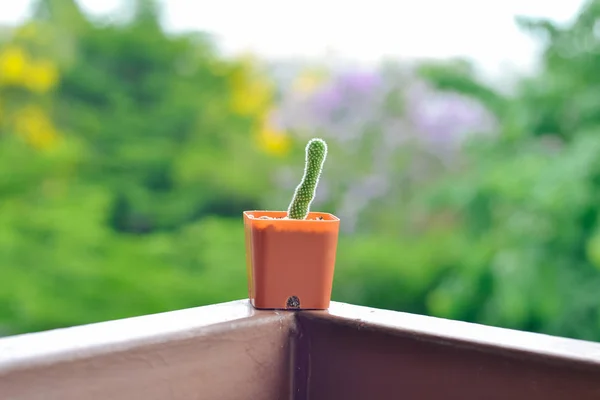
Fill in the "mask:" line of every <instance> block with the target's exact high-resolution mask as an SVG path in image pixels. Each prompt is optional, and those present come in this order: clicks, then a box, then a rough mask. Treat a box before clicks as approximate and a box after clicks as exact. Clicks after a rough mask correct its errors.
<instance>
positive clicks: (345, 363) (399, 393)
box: [0, 301, 600, 400]
mask: <svg viewBox="0 0 600 400" xmlns="http://www.w3.org/2000/svg"><path fill="white" fill-rule="evenodd" d="M0 399H61V400H63V399H65V400H69V399H77V400H82V399H128V400H130V399H218V400H229V399H260V400H263V399H264V400H269V399H311V400H312V399H329V400H332V399H344V400H346V399H369V400H370V399H463V400H464V399H467V400H468V399H503V400H504V399H544V400H548V399H549V400H552V399H565V400H568V399H577V400H586V399H600V344H597V343H592V342H584V341H578V340H572V339H564V338H558V337H553V336H547V335H540V334H534V333H528V332H519V331H513V330H507V329H500V328H493V327H488V326H482V325H476V324H469V323H464V322H458V321H450V320H443V319H437V318H431V317H426V316H420V315H412V314H406V313H398V312H392V311H385V310H377V309H370V308H366V307H358V306H353V305H348V304H341V303H335V302H334V303H332V305H331V308H330V309H329V310H328V311H298V312H288V311H256V310H254V309H253V308H252V307H250V306H249V305H248V302H247V301H236V302H230V303H224V304H217V305H212V306H207V307H199V308H193V309H188V310H181V311H175V312H169V313H163V314H155V315H148V316H143V317H137V318H129V319H123V320H117V321H110V322H104V323H98V324H91V325H85V326H79V327H73V328H67V329H59V330H54V331H48V332H41V333H34V334H27V335H20V336H13V337H7V338H3V339H0Z"/></svg>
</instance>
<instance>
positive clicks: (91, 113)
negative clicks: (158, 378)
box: [0, 0, 600, 340]
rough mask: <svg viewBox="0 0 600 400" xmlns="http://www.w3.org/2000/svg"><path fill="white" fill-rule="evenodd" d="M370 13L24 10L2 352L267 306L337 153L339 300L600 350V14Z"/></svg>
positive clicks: (599, 4) (234, 7) (273, 7)
mask: <svg viewBox="0 0 600 400" xmlns="http://www.w3.org/2000/svg"><path fill="white" fill-rule="evenodd" d="M347 3H348V2H345V3H343V2H341V1H334V0H332V1H328V2H316V0H314V1H313V0H307V1H305V2H302V3H298V4H296V5H295V6H290V5H286V6H285V7H284V4H283V3H282V2H276V1H274V0H271V1H266V0H257V1H253V2H245V1H242V0H237V1H234V0H227V1H225V0H223V1H221V2H207V1H193V0H165V1H162V2H160V1H151V0H110V1H101V0H81V1H79V2H78V1H75V0H34V1H20V2H16V1H15V2H6V1H5V2H2V3H1V4H0V335H11V334H18V333H23V332H31V331H39V330H45V329H51V328H58V327H65V326H71V325H77V324H84V323H90V322H96V321H103V320H108V319H115V318H123V317H129V316H135V315H142V314H148V313H156V312H162V311H168V310H174V309H180V308H186V307H194V306H200V305H206V304H211V303H216V302H223V301H228V300H234V299H239V298H244V297H246V294H247V290H246V274H245V268H246V267H245V256H244V239H243V227H242V220H241V212H242V211H243V210H251V209H277V210H284V209H286V208H287V205H288V202H289V200H290V199H291V196H292V193H293V190H294V188H295V186H296V185H297V183H298V182H299V180H300V178H301V175H302V168H303V157H304V153H303V149H304V146H305V144H306V141H307V140H308V139H309V138H311V137H313V136H320V137H323V138H325V139H326V140H327V141H328V143H329V147H330V151H329V157H328V160H327V163H326V166H325V169H324V175H323V178H322V181H321V184H320V187H319V189H318V195H317V199H316V200H315V203H314V205H313V210H319V211H325V212H331V213H334V214H336V215H337V216H339V217H340V218H341V219H342V233H341V236H340V242H339V248H338V262H337V269H336V276H335V282H334V294H333V299H334V300H337V301H344V302H350V303H355V304H360V305H367V306H373V307H380V308H387V309H392V310H400V311H407V312H413V313H420V314H427V315H433V316H439V317H445V318H452V319H458V320H464V321H472V322H478V323H484V324H490V325H495V326H501V327H509V328H516V329H521V330H528V331H535V332H544V333H549V334H556V335H561V336H567V337H573V338H581V339H590V340H600V291H599V289H600V219H599V218H600V73H599V71H600V1H587V2H584V1H579V0H578V1H574V0H560V1H559V0H556V1H555V2H554V3H552V2H547V1H541V0H540V1H534V0H529V1H521V2H517V1H504V2H502V4H490V3H489V2H488V3H485V4H484V2H475V1H467V0H456V1H454V2H451V3H450V2H444V1H441V0H437V1H435V0H427V1H425V0H424V1H421V2H418V4H417V3H414V2H389V1H385V0H370V1H368V2H367V1H357V2H354V3H353V4H352V5H351V4H347ZM496 3H500V2H496Z"/></svg>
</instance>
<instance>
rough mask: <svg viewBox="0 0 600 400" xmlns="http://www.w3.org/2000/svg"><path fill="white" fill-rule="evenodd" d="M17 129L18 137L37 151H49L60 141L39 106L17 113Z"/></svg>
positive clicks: (50, 122) (29, 107)
mask: <svg viewBox="0 0 600 400" xmlns="http://www.w3.org/2000/svg"><path fill="white" fill-rule="evenodd" d="M15 129H16V131H17V134H18V135H20V136H22V137H23V138H24V139H25V140H26V141H27V142H28V143H29V144H30V145H31V146H33V147H35V148H37V149H47V148H49V147H51V146H52V145H54V144H55V143H56V141H57V139H58V134H57V132H56V129H55V128H54V125H53V124H52V121H50V119H49V118H48V116H47V115H46V113H45V112H44V110H42V109H41V108H39V107H37V106H27V107H25V108H23V109H21V110H19V111H17V112H16V114H15Z"/></svg>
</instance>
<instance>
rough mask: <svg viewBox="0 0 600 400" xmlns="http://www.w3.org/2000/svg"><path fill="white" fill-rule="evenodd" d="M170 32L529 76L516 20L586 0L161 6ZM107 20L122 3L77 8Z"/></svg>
mask: <svg viewBox="0 0 600 400" xmlns="http://www.w3.org/2000/svg"><path fill="white" fill-rule="evenodd" d="M30 3H31V1H30V0H21V1H9V0H2V1H0V24H2V23H10V24H14V23H16V22H18V21H20V20H22V19H23V18H24V17H26V15H27V11H28V8H29V5H30ZM163 3H164V6H165V20H164V23H165V25H166V27H167V28H168V29H170V30H176V31H177V30H189V29H194V30H204V31H209V32H211V33H213V34H215V35H217V37H218V38H219V40H220V43H221V48H222V49H223V50H224V51H226V52H228V53H231V52H233V53H237V52H242V51H253V52H256V53H258V54H259V55H262V56H265V57H269V58H283V57H295V56H299V57H313V56H321V55H324V54H326V53H328V52H332V51H333V52H334V53H335V54H336V55H337V56H339V57H342V58H350V59H355V60H357V61H358V62H366V63H371V62H376V61H378V60H380V59H381V58H382V57H393V58H414V57H428V58H430V57H433V58H442V57H449V56H457V55H461V56H468V57H469V58H471V59H473V60H475V61H476V62H478V63H479V64H480V66H481V67H482V68H483V69H484V70H485V71H486V72H488V73H490V74H497V73H500V72H501V71H503V70H504V69H505V68H509V69H511V70H515V69H517V70H528V69H529V68H531V66H532V65H533V62H534V60H535V57H536V54H535V51H536V46H535V43H534V42H533V41H532V40H531V39H530V38H529V37H528V36H526V35H524V34H523V33H520V32H519V31H518V29H517V28H516V26H515V24H514V17H515V16H516V15H528V16H537V17H547V18H550V19H553V20H556V21H561V22H564V21H568V20H569V19H571V18H572V17H573V16H574V15H575V14H576V12H577V11H578V10H579V8H580V7H581V5H582V4H583V3H584V0H355V1H350V0H345V1H344V0H325V1H324V0H303V1H295V2H291V1H281V0H252V1H249V0H219V1H217V0H211V1H207V0H164V1H163ZM80 4H82V5H83V6H84V7H85V9H87V10H89V11H92V12H94V13H100V14H105V13H109V12H111V11H114V10H118V9H119V7H120V5H121V4H122V1H121V0H80Z"/></svg>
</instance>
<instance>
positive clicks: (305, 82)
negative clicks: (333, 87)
mask: <svg viewBox="0 0 600 400" xmlns="http://www.w3.org/2000/svg"><path fill="white" fill-rule="evenodd" d="M325 79H326V75H325V73H323V72H321V71H318V70H307V71H304V72H302V73H301V74H300V75H298V77H296V79H295V80H294V82H293V83H292V89H293V90H294V91H295V92H298V93H301V94H310V93H312V92H314V91H315V90H316V89H317V88H318V87H319V86H320V85H321V84H322V83H323V82H324V81H325Z"/></svg>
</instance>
